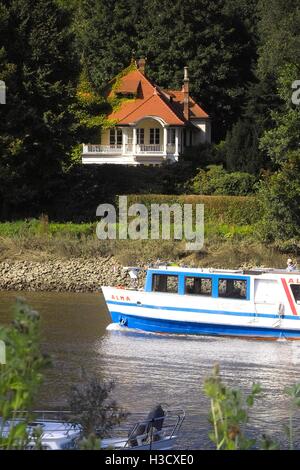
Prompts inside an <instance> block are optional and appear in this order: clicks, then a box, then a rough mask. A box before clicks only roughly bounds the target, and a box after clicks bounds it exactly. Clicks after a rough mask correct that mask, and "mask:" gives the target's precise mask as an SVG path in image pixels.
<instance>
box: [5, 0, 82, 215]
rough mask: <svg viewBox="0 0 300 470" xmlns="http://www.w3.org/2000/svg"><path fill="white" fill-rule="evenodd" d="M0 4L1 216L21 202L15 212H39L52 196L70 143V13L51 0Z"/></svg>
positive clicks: (72, 73) (73, 65)
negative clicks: (0, 100) (1, 91)
mask: <svg viewBox="0 0 300 470" xmlns="http://www.w3.org/2000/svg"><path fill="white" fill-rule="evenodd" d="M0 5H1V9H2V11H4V12H5V21H4V22H3V21H2V22H1V25H0V27H1V30H0V43H1V44H3V48H2V52H1V58H0V60H1V62H0V76H1V77H2V76H4V77H5V79H6V86H7V104H6V105H5V106H1V108H0V112H1V120H0V198H1V199H2V216H3V217H8V216H10V215H11V212H13V208H14V207H16V206H19V208H20V206H21V205H23V210H22V212H23V214H24V213H26V212H27V213H30V212H33V211H36V210H39V211H41V210H43V208H44V207H46V206H47V204H49V201H50V200H51V197H52V196H53V193H54V191H55V185H56V183H57V178H58V176H59V174H60V173H61V170H62V165H63V163H64V161H65V160H66V158H67V155H68V151H69V149H70V146H71V143H72V126H73V117H72V114H71V112H70V109H69V107H70V104H71V103H72V101H73V97H74V85H75V81H76V67H77V61H76V58H75V55H74V51H73V46H72V35H71V33H70V31H69V29H68V26H69V22H70V15H69V14H68V13H67V12H66V11H65V10H64V9H62V8H60V7H58V6H57V4H56V3H55V2H54V1H53V0H36V1H34V2H33V1H29V2H28V1H27V0H12V1H2V2H1V3H0ZM2 18H3V16H2ZM7 70H9V73H7ZM41 208H42V209H41ZM0 210H1V208H0Z"/></svg>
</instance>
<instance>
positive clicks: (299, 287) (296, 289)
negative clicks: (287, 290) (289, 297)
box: [290, 284, 300, 305]
mask: <svg viewBox="0 0 300 470" xmlns="http://www.w3.org/2000/svg"><path fill="white" fill-rule="evenodd" d="M290 286H291V289H292V292H293V296H294V299H295V302H296V304H298V305H300V284H290Z"/></svg>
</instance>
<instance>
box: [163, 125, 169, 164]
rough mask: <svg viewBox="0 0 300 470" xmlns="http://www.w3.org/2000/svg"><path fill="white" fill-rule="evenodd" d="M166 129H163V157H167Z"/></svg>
mask: <svg viewBox="0 0 300 470" xmlns="http://www.w3.org/2000/svg"><path fill="white" fill-rule="evenodd" d="M167 143H168V129H167V128H166V127H164V157H166V156H167Z"/></svg>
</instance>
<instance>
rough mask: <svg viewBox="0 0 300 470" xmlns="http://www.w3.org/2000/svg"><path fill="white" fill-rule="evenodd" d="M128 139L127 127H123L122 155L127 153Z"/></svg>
mask: <svg viewBox="0 0 300 470" xmlns="http://www.w3.org/2000/svg"><path fill="white" fill-rule="evenodd" d="M127 141H128V135H127V129H126V128H123V129H122V155H125V153H126V144H127Z"/></svg>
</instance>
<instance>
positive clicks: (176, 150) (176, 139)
mask: <svg viewBox="0 0 300 470" xmlns="http://www.w3.org/2000/svg"><path fill="white" fill-rule="evenodd" d="M178 155H179V129H178V127H176V130H175V155H174V156H175V157H178Z"/></svg>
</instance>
